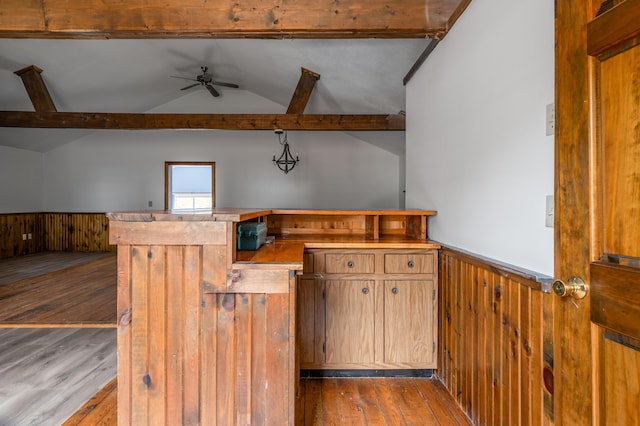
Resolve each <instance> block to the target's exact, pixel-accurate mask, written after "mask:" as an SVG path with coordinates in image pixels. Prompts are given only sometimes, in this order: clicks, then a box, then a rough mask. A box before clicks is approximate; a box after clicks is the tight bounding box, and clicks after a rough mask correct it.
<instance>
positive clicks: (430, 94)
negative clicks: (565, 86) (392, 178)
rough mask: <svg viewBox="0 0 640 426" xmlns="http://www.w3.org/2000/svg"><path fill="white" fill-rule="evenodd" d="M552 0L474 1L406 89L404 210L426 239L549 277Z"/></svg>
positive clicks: (551, 175)
mask: <svg viewBox="0 0 640 426" xmlns="http://www.w3.org/2000/svg"><path fill="white" fill-rule="evenodd" d="M553 7H554V2H553V0H521V1H517V2H514V1H511V0H474V1H473V2H471V4H470V6H469V7H468V9H467V10H466V11H465V12H464V14H463V15H462V17H461V18H460V20H459V21H458V22H457V23H456V24H455V25H454V27H453V29H452V30H451V31H450V32H449V34H448V35H447V36H446V37H445V38H444V40H443V41H441V42H440V44H439V45H438V46H437V47H436V49H435V51H434V52H433V53H432V54H431V55H430V57H429V58H428V59H427V61H426V62H425V63H424V64H423V65H422V67H421V68H420V70H419V71H418V73H417V74H416V75H415V76H414V77H413V79H412V80H411V81H410V82H409V84H408V85H407V147H406V148H407V154H406V158H407V160H406V168H407V179H406V180H407V182H406V184H407V196H406V199H407V207H415V208H433V209H435V210H437V211H438V215H437V216H436V217H435V218H433V219H432V220H431V219H430V224H429V233H430V237H431V238H433V239H435V240H437V241H440V242H442V243H444V244H448V245H450V246H454V247H459V248H462V249H466V250H469V251H471V252H474V253H477V254H480V255H483V256H487V257H490V258H493V259H495V260H499V261H502V262H506V263H510V264H513V265H515V266H519V267H522V268H526V269H530V270H534V271H537V272H540V273H544V274H548V275H553V228H546V227H545V196H546V195H551V194H553V173H554V172H553V136H546V135H545V107H546V104H549V103H552V102H553V96H554V62H553V61H554V21H553V19H554V11H553Z"/></svg>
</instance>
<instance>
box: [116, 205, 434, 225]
mask: <svg viewBox="0 0 640 426" xmlns="http://www.w3.org/2000/svg"><path fill="white" fill-rule="evenodd" d="M272 214H273V215H325V216H331V215H335V216H338V215H346V216H351V215H353V216H362V215H364V216H395V215H416V216H434V215H435V214H436V211H435V210H416V209H387V210H295V209H291V210H288V209H247V208H216V209H213V210H207V211H193V212H171V211H168V210H157V211H148V210H144V211H130V212H109V213H107V217H108V218H109V220H117V221H123V222H154V221H223V222H243V221H245V220H251V219H255V218H258V217H261V216H268V215H272Z"/></svg>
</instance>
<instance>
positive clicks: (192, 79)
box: [169, 75, 198, 81]
mask: <svg viewBox="0 0 640 426" xmlns="http://www.w3.org/2000/svg"><path fill="white" fill-rule="evenodd" d="M169 77H173V78H181V79H183V80H191V81H198V80H196V79H195V78H189V77H180V76H179V75H170V76H169Z"/></svg>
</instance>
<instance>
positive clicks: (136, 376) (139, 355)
mask: <svg viewBox="0 0 640 426" xmlns="http://www.w3.org/2000/svg"><path fill="white" fill-rule="evenodd" d="M148 252H149V249H148V248H146V247H139V246H138V247H132V253H131V257H132V261H131V281H132V282H133V283H136V284H134V286H133V288H132V292H131V312H132V323H133V327H132V336H131V365H128V366H126V368H127V369H128V368H131V384H132V386H131V406H132V408H133V407H144V408H142V409H140V408H137V409H135V410H132V413H131V414H132V416H131V419H128V420H127V422H126V423H124V424H139V425H147V424H150V423H149V417H148V414H149V408H148V407H149V386H150V385H151V379H152V378H151V376H149V375H148V374H147V372H148V367H149V358H148V357H149V341H148V338H147V336H148V327H149V312H148V308H149V306H148V303H147V300H148V296H149V295H148V291H149V287H148V285H147V280H148V274H149V272H148V268H149V265H148V262H147V253H148ZM137 283H144V285H137ZM118 370H120V368H118ZM153 380H161V378H160V377H159V376H155V377H153Z"/></svg>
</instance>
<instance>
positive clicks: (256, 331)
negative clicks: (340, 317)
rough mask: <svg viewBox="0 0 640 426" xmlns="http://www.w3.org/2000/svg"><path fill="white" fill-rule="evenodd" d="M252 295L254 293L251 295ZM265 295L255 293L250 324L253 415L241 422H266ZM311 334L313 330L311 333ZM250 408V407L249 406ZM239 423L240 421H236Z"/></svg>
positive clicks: (269, 366) (267, 390)
mask: <svg viewBox="0 0 640 426" xmlns="http://www.w3.org/2000/svg"><path fill="white" fill-rule="evenodd" d="M252 296H254V295H252ZM266 297H267V296H266V295H265V294H260V295H255V304H254V309H255V310H254V313H253V323H252V324H251V345H252V348H253V350H252V351H251V353H252V354H253V358H252V360H251V370H250V373H251V381H252V382H253V383H254V384H255V385H254V386H253V387H252V388H251V403H252V407H253V416H252V417H251V418H250V419H248V420H249V421H248V422H247V421H245V422H244V423H242V424H267V423H266V421H267V419H268V411H269V407H268V401H269V399H268V392H269V388H268V386H264V385H265V384H266V383H267V371H269V369H271V368H272V366H271V365H269V364H268V360H267V348H268V344H267V333H268V330H267V309H266V306H267V304H266V301H267V300H266ZM311 336H313V332H312V334H311ZM250 408H251V407H250ZM238 424H240V423H238Z"/></svg>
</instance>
